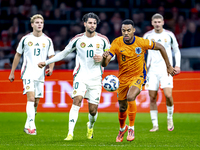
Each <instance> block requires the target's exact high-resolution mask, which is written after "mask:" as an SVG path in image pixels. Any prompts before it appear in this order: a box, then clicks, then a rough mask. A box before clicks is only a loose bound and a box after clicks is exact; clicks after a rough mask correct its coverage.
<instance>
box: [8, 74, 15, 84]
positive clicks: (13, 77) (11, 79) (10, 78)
mask: <svg viewBox="0 0 200 150" xmlns="http://www.w3.org/2000/svg"><path fill="white" fill-rule="evenodd" d="M8 79H9V80H10V82H13V81H14V80H15V75H14V73H10V75H9V77H8Z"/></svg>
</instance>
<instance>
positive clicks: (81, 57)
mask: <svg viewBox="0 0 200 150" xmlns="http://www.w3.org/2000/svg"><path fill="white" fill-rule="evenodd" d="M108 48H110V42H109V40H108V38H107V37H106V36H103V35H101V34H99V33H95V36H93V37H87V36H86V35H85V33H81V34H78V35H76V36H75V37H74V38H72V39H71V41H70V42H69V44H68V45H67V46H66V47H65V49H64V50H63V51H62V52H60V53H58V54H57V55H56V56H55V57H53V58H51V59H49V60H47V61H46V62H45V63H46V64H49V63H52V62H56V61H59V60H62V59H63V58H65V57H66V56H67V55H68V54H69V53H70V52H72V51H74V50H76V66H75V68H74V72H73V75H74V77H80V78H81V79H85V80H87V79H96V78H99V77H101V75H102V73H103V67H102V66H101V62H98V63H97V62H95V61H94V59H93V56H94V55H95V54H98V55H102V54H103V52H104V50H106V49H108Z"/></svg>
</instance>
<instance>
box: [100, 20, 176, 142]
mask: <svg viewBox="0 0 200 150" xmlns="http://www.w3.org/2000/svg"><path fill="white" fill-rule="evenodd" d="M121 32H122V36H120V37H118V38H116V39H115V40H114V41H113V42H112V44H111V47H110V49H109V51H106V52H104V53H103V59H102V66H103V67H106V66H107V65H108V64H109V62H110V60H111V58H112V57H113V56H114V55H116V56H117V60H118V65H119V75H118V78H119V82H120V85H119V89H118V103H119V112H118V119H119V124H120V130H119V134H118V136H117V138H116V142H122V141H123V137H124V134H125V133H126V131H127V130H128V136H127V141H133V140H134V138H135V135H134V122H135V116H136V111H137V106H136V102H135V99H136V97H137V95H138V94H139V93H140V91H141V90H142V87H143V86H144V84H145V82H146V74H147V69H146V63H145V57H144V55H145V53H146V50H148V49H152V50H154V49H155V50H159V51H160V53H161V55H162V57H163V59H164V60H165V63H166V66H167V72H168V73H169V74H171V75H172V76H174V75H175V70H174V68H173V67H172V66H171V65H170V62H169V60H168V57H167V53H166V51H165V48H164V47H163V46H162V45H161V44H159V43H157V42H153V41H150V40H148V39H143V38H141V37H137V36H135V35H134V32H135V28H134V22H133V21H132V20H129V19H126V20H124V21H123V22H122V27H121ZM127 115H128V118H129V126H128V125H126V123H125V121H126V118H127Z"/></svg>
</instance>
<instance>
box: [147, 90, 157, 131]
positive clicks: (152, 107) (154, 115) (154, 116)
mask: <svg viewBox="0 0 200 150" xmlns="http://www.w3.org/2000/svg"><path fill="white" fill-rule="evenodd" d="M157 93H158V92H157V91H153V90H149V97H150V116H151V121H152V124H153V128H152V129H151V130H150V132H155V131H158V129H159V128H158V108H157V104H156V100H157Z"/></svg>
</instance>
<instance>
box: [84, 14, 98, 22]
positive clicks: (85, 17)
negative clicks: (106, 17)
mask: <svg viewBox="0 0 200 150" xmlns="http://www.w3.org/2000/svg"><path fill="white" fill-rule="evenodd" d="M88 18H93V19H96V21H97V24H99V22H100V19H99V17H98V16H97V15H96V14H95V13H92V12H91V13H87V14H85V15H84V16H83V18H82V20H83V22H87V21H88Z"/></svg>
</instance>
